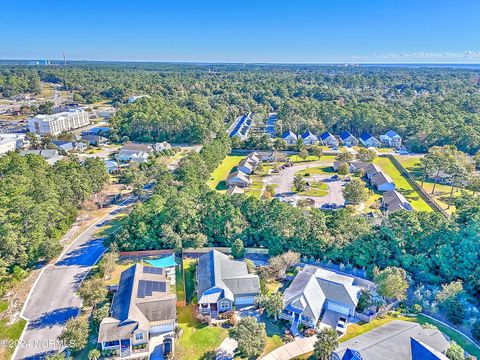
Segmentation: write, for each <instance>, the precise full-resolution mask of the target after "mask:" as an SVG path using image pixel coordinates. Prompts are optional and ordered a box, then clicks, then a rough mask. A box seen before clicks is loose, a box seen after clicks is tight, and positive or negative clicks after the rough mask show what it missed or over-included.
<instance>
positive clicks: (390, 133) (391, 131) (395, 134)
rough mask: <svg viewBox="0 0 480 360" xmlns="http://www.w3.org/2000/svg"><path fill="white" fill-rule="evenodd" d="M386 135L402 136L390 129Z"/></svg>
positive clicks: (390, 136)
mask: <svg viewBox="0 0 480 360" xmlns="http://www.w3.org/2000/svg"><path fill="white" fill-rule="evenodd" d="M385 135H386V136H388V137H389V138H393V137H395V136H400V135H398V134H397V133H396V132H395V131H393V130H388V131H387V132H386V134H385Z"/></svg>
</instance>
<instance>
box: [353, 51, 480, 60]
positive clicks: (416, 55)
mask: <svg viewBox="0 0 480 360" xmlns="http://www.w3.org/2000/svg"><path fill="white" fill-rule="evenodd" d="M353 59H354V60H355V61H392V62H397V61H398V62H402V61H421V62H428V61H433V62H438V61H447V62H454V61H459V62H476V61H480V51H472V50H467V51H464V52H441V53H432V52H412V53H386V54H373V55H366V56H353Z"/></svg>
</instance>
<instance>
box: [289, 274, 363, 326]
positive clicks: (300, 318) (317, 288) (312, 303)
mask: <svg viewBox="0 0 480 360" xmlns="http://www.w3.org/2000/svg"><path fill="white" fill-rule="evenodd" d="M361 290H362V287H361V286H359V285H357V283H356V279H355V278H354V277H351V276H347V275H343V274H339V273H336V272H334V271H330V270H326V269H323V268H319V267H316V266H312V265H306V266H305V267H304V268H303V269H302V270H301V271H300V272H299V273H298V274H297V276H296V277H295V279H293V281H292V283H291V284H290V286H289V287H288V288H287V290H285V293H284V294H283V312H282V314H281V315H280V317H281V318H283V319H285V320H289V321H291V322H292V328H294V329H296V328H297V327H298V324H299V323H303V324H304V325H306V326H310V327H316V325H317V323H318V321H319V320H320V317H321V315H322V314H323V313H324V312H326V311H330V312H334V313H337V314H338V315H343V316H346V317H349V316H353V315H354V313H355V308H356V307H357V303H358V299H359V296H360V291H361Z"/></svg>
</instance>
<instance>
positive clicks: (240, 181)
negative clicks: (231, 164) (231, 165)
mask: <svg viewBox="0 0 480 360" xmlns="http://www.w3.org/2000/svg"><path fill="white" fill-rule="evenodd" d="M226 183H227V185H228V187H232V186H238V187H240V188H245V187H248V186H250V185H251V184H252V179H250V176H249V175H248V174H245V173H244V172H242V171H238V170H237V171H235V172H233V173H231V174H230V175H229V176H228V178H227V181H226Z"/></svg>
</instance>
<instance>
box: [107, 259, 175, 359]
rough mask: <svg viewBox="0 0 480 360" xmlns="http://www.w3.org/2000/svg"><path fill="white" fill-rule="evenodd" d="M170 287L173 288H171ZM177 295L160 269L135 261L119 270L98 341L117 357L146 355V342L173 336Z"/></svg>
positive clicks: (147, 345) (158, 341) (163, 270)
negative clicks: (116, 287) (108, 310)
mask: <svg viewBox="0 0 480 360" xmlns="http://www.w3.org/2000/svg"><path fill="white" fill-rule="evenodd" d="M171 289H173V290H172V291H171ZM176 301H177V296H176V293H175V290H174V287H172V285H171V282H170V279H169V278H168V276H167V275H166V272H165V269H164V268H159V267H154V266H147V265H143V264H141V263H137V264H135V265H133V266H131V267H130V268H128V269H126V270H125V271H123V272H122V274H121V276H120V282H119V284H118V289H117V291H116V292H115V293H114V295H113V301H112V306H111V309H110V314H109V316H108V317H106V318H105V319H103V320H102V322H101V323H100V327H99V331H98V343H99V344H100V345H101V348H102V350H117V351H119V353H120V357H121V358H127V359H128V358H138V357H141V356H146V357H148V353H149V352H151V351H153V349H150V341H151V339H152V338H154V337H156V341H155V344H158V343H161V342H162V341H163V339H165V338H173V333H174V329H175V322H176V315H177V314H176Z"/></svg>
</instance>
